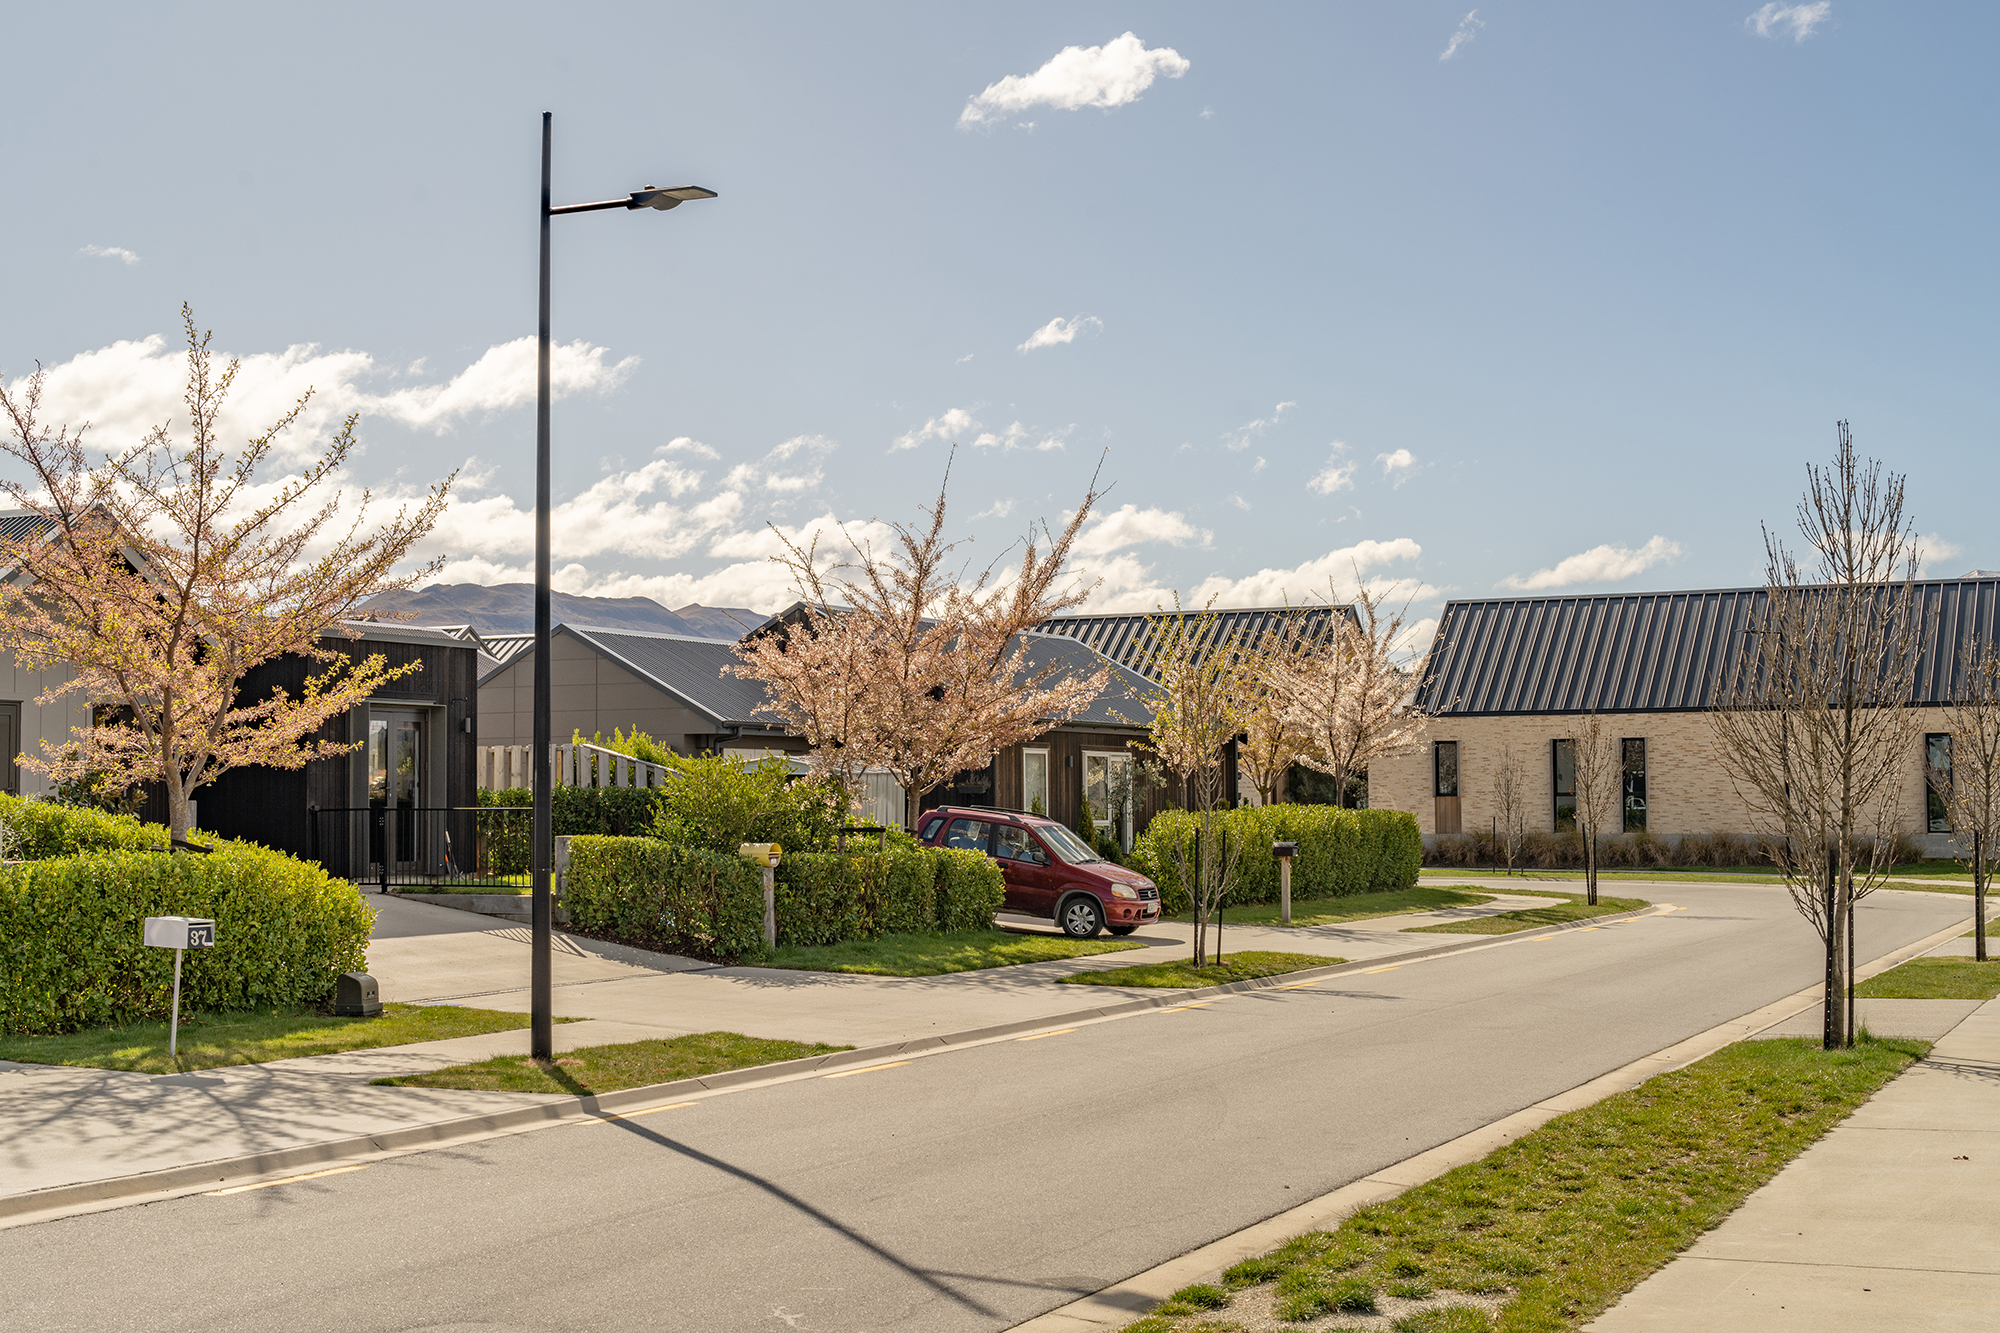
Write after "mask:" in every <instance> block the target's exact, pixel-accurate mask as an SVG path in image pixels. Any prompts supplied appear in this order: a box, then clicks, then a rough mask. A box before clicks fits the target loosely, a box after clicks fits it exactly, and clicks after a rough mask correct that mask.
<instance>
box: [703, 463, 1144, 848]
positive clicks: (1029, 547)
mask: <svg viewBox="0 0 2000 1333" xmlns="http://www.w3.org/2000/svg"><path fill="white" fill-rule="evenodd" d="M949 481H950V470H949V468H947V469H946V474H945V482H946V484H945V485H940V487H939V488H938V498H937V501H936V503H934V504H932V505H929V506H926V507H925V509H924V511H923V512H924V515H925V518H926V519H927V520H928V521H927V522H926V523H925V524H923V525H922V526H905V525H903V524H896V525H895V533H896V547H895V550H894V551H893V552H892V553H879V552H877V551H875V550H873V549H872V548H871V547H870V546H869V545H868V544H866V543H865V542H864V543H855V542H852V541H851V540H850V543H849V545H850V553H849V555H850V558H849V559H848V560H847V561H846V562H845V563H842V564H829V562H827V561H826V560H824V559H823V558H822V557H821V555H820V551H819V547H818V543H817V539H815V541H814V542H813V543H811V544H809V545H807V546H804V547H801V546H799V545H798V544H797V543H796V542H794V541H792V540H791V539H790V538H788V537H785V536H784V534H783V533H779V536H780V538H781V540H782V541H783V543H784V550H783V552H782V553H781V554H779V555H776V556H773V557H772V558H773V559H774V560H776V561H778V562H779V563H780V564H782V565H784V566H785V567H786V568H787V569H788V570H790V571H791V574H792V579H793V582H794V584H795V586H796V587H797V589H798V592H799V595H800V598H801V600H802V605H801V608H800V612H799V622H798V623H797V624H794V625H791V626H788V627H786V628H785V630H784V631H783V632H779V633H773V634H769V635H765V636H763V637H761V638H759V639H756V640H753V641H751V642H749V643H746V644H743V645H741V646H739V647H738V649H737V655H738V656H739V657H740V658H741V659H742V661H741V663H740V664H739V665H737V666H735V667H732V668H731V670H733V671H734V672H735V673H736V674H737V675H739V676H742V677H744V678H746V679H749V680H756V681H761V682H763V684H764V686H765V687H766V689H767V690H768V691H769V694H770V698H771V706H772V708H773V710H774V711H776V712H777V713H778V715H779V716H780V717H782V718H783V719H784V721H785V723H786V725H787V726H788V727H790V728H792V729H793V730H794V731H796V732H797V733H798V734H799V735H801V736H804V737H805V739H806V740H807V741H808V742H809V743H810V744H811V745H812V746H813V748H814V756H815V761H816V762H818V763H819V764H820V765H821V766H822V767H825V768H830V769H832V770H833V771H835V772H838V773H840V774H841V775H842V776H843V777H845V778H848V779H849V780H850V781H851V779H852V777H853V776H856V775H858V773H859V771H860V770H861V769H863V768H871V767H872V768H877V769H884V770H887V771H888V772H890V773H893V774H894V775H895V777H896V780H897V781H898V782H899V783H900V784H901V785H902V788H903V799H904V818H905V820H906V821H907V823H908V826H909V827H911V828H914V827H915V826H916V820H917V813H918V811H919V810H921V809H922V801H923V798H924V797H925V796H926V795H928V794H929V793H930V792H932V791H935V790H936V789H937V788H938V787H940V786H942V785H944V784H945V783H947V782H949V781H951V780H952V779H953V778H954V777H956V776H957V775H958V774H960V773H964V772H968V771H975V770H978V769H982V768H984V767H986V766H987V765H988V764H989V763H991V762H992V761H993V756H994V755H996V754H998V753H999V752H1000V751H1001V750H1003V749H1005V748H1006V747H1007V746H1009V745H1016V744H1019V743H1020V742H1022V741H1026V740H1030V739H1032V738H1033V737H1035V736H1037V735H1040V734H1041V733H1042V732H1044V731H1046V730H1047V729H1048V728H1049V727H1050V726H1052V725H1054V724H1056V723H1060V722H1065V721H1067V720H1069V719H1070V718H1072V717H1074V716H1076V715H1077V714H1078V713H1079V712H1081V711H1083V709H1085V708H1086V707H1088V706H1089V704H1090V701H1091V700H1092V699H1094V698H1096V697H1097V696H1098V695H1099V694H1100V693H1102V692H1103V690H1104V687H1105V683H1106V681H1107V680H1108V679H1109V672H1108V671H1107V670H1106V669H1105V668H1103V667H1099V668H1098V669H1097V670H1096V671H1094V672H1078V671H1076V670H1075V669H1074V668H1073V667H1071V666H1070V665H1069V664H1068V663H1067V662H1064V661H1060V660H1058V661H1053V662H1044V663H1042V664H1041V665H1037V664H1036V662H1035V661H1034V659H1033V656H1032V654H1031V652H1030V644H1029V640H1028V638H1027V632H1028V631H1029V630H1030V629H1032V628H1034V626H1036V625H1038V624H1040V623H1041V622H1042V621H1044V620H1047V619H1048V618H1049V617H1051V616H1053V615H1056V614H1059V613H1060V612H1062V611H1066V610H1068V609H1070V608H1071V607H1074V606H1076V605H1078V604H1079V603H1080V602H1082V601H1083V599H1084V597H1085V596H1087V595H1088V593H1089V588H1088V587H1086V586H1082V585H1072V586H1070V587H1069V588H1067V589H1064V588H1061V587H1059V586H1058V585H1059V584H1060V583H1061V582H1062V579H1063V573H1064V567H1065V565H1066V564H1067V562H1068V560H1069V553H1070V547H1071V546H1072V545H1073V544H1074V543H1075V541H1076V535H1077V532H1078V531H1079V530H1080V529H1081V528H1082V527H1083V524H1084V521H1085V520H1086V519H1088V518H1089V517H1090V512H1091V507H1092V506H1093V505H1094V504H1095V503H1096V502H1097V501H1098V499H1099V498H1101V495H1102V492H1100V491H1099V490H1098V489H1097V486H1096V478H1095V477H1093V478H1092V479H1091V489H1090V490H1089V491H1088V492H1087V493H1086V494H1085V495H1084V497H1083V501H1082V503H1080V504H1079V505H1078V506H1077V508H1076V512H1075V513H1073V514H1072V515H1071V516H1070V520H1069V523H1068V525H1067V526H1066V527H1065V528H1064V529H1063V531H1062V532H1061V533H1059V534H1056V533H1052V532H1051V531H1050V530H1049V529H1048V528H1046V527H1043V528H1042V529H1041V539H1042V540H1041V542H1040V543H1038V541H1037V539H1036V535H1035V534H1034V533H1033V532H1032V531H1031V532H1030V534H1029V536H1028V539H1027V541H1026V542H1025V543H1024V544H1023V547H1022V550H1021V563H1020V567H1019V568H1018V569H1016V570H1014V571H1011V574H1010V575H1009V576H1008V577H1004V578H1003V577H1001V576H1000V574H999V571H997V569H996V568H995V567H994V566H991V565H989V566H988V567H987V568H986V569H985V570H983V571H982V572H980V573H979V574H977V575H976V576H975V577H973V578H972V579H971V581H970V582H967V581H966V579H965V578H964V577H963V571H962V570H958V569H956V568H954V567H953V565H952V559H951V557H952V552H953V551H954V550H956V549H957V547H958V545H959V543H957V542H949V541H946V540H945V536H944V532H945V491H946V488H947V486H948V484H949ZM773 530H774V531H776V529H775V528H774V529H773ZM1043 543H1045V545H1044V544H1043Z"/></svg>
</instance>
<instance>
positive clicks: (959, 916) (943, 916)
mask: <svg viewBox="0 0 2000 1333" xmlns="http://www.w3.org/2000/svg"><path fill="white" fill-rule="evenodd" d="M929 855H930V856H931V857H932V858H933V859H934V860H935V862H936V864H937V928H938V929H939V930H944V931H953V930H984V929H986V928H987V927H988V926H990V925H992V924H993V914H994V913H996V912H998V911H999V910H1000V905H1001V903H1002V902H1003V901H1005V899H1006V897H1007V883H1006V881H1005V880H1004V879H1002V878H1001V875H1000V867H999V866H998V865H996V864H994V862H993V860H992V859H991V858H990V857H988V856H986V855H985V854H984V853H983V852H968V851H964V850H954V849H952V848H949V847H939V848H936V849H934V850H932V851H931V852H930V853H929Z"/></svg>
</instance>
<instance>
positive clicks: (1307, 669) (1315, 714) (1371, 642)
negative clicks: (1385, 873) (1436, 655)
mask: <svg viewBox="0 0 2000 1333" xmlns="http://www.w3.org/2000/svg"><path fill="white" fill-rule="evenodd" d="M1355 582H1356V584H1357V585H1358V588H1357V591H1356V593H1355V597H1354V605H1355V607H1356V608H1357V609H1358V611H1359V623H1356V622H1355V621H1353V620H1349V619H1348V618H1346V617H1344V616H1342V617H1337V618H1336V619H1335V620H1334V622H1333V628H1332V632H1330V633H1329V634H1327V635H1325V636H1324V637H1323V638H1322V639H1321V640H1320V641H1319V642H1317V643H1316V644H1314V645H1313V646H1312V650H1311V651H1306V652H1301V653H1297V654H1294V655H1293V656H1291V657H1290V658H1288V659H1287V660H1286V661H1284V662H1282V663H1280V664H1278V665H1277V666H1276V667H1275V668H1274V669H1273V670H1272V671H1271V673H1270V679H1271V680H1272V682H1273V688H1274V689H1276V690H1277V691H1278V692H1279V693H1280V694H1282V695H1283V696H1284V697H1285V699H1286V701H1287V703H1288V704H1289V705H1290V709H1291V713H1292V716H1293V718H1294V720H1295V724H1296V725H1297V726H1298V728H1299V730H1300V731H1301V732H1302V733H1304V735H1305V737H1306V744H1305V746H1304V748H1303V749H1302V750H1301V752H1300V755H1299V759H1300V761H1301V762H1303V763H1304V764H1305V765H1306V766H1307V767H1309V768H1314V769H1317V770H1319V771H1320V772H1322V773H1326V774H1330V775H1331V776H1332V778H1333V781H1334V790H1335V791H1336V792H1337V793H1339V800H1340V802H1341V804H1343V805H1345V804H1346V802H1347V790H1348V784H1349V783H1351V782H1352V781H1354V780H1355V779H1356V778H1358V777H1361V776H1363V775H1365V774H1366V773H1367V771H1368V766H1369V765H1370V764H1371V763H1373V762H1374V761H1376V760H1378V759H1387V758H1390V757H1392V756H1395V755H1400V754H1406V753H1408V752H1409V751H1410V750H1412V749H1414V748H1415V747H1416V746H1417V744H1418V743H1419V742H1420V741H1421V740H1422V739H1423V734H1424V728H1425V725H1426V724H1427V722H1428V719H1427V718H1426V717H1425V715H1424V714H1422V713H1420V712H1418V711H1417V710H1416V709H1415V708H1414V707H1412V706H1411V705H1410V702H1409V697H1410V693H1411V689H1410V687H1411V684H1412V681H1411V680H1410V676H1409V673H1408V672H1407V671H1406V670H1404V668H1403V666H1402V664H1401V663H1400V662H1399V661H1398V660H1397V659H1398V656H1399V654H1400V653H1401V651H1402V637H1403V629H1404V624H1405V621H1406V620H1407V618H1408V614H1409V607H1408V605H1407V604H1405V605H1404V606H1403V607H1402V608H1401V609H1400V610H1397V611H1395V612H1394V613H1392V614H1388V615H1384V614H1383V611H1382V603H1383V600H1384V598H1385V596H1386V594H1384V593H1379V592H1371V591H1370V590H1369V588H1368V586H1367V584H1365V583H1363V582H1361V578H1360V573H1359V571H1358V570H1357V571H1356V574H1355Z"/></svg>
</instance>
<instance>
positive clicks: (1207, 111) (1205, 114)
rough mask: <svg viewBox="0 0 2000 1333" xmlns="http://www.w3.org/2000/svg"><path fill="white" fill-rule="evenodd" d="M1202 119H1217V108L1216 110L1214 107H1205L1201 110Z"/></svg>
mask: <svg viewBox="0 0 2000 1333" xmlns="http://www.w3.org/2000/svg"><path fill="white" fill-rule="evenodd" d="M1201 118H1202V119H1203V120H1214V119H1215V108H1214V107H1212V106H1205V107H1203V108H1202V109H1201Z"/></svg>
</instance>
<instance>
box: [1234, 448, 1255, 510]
mask: <svg viewBox="0 0 2000 1333" xmlns="http://www.w3.org/2000/svg"><path fill="white" fill-rule="evenodd" d="M1258 461H1260V462H1261V461H1262V460H1261V459H1260V460H1258ZM1229 503H1231V504H1233V505H1235V506H1236V507H1237V508H1238V509H1241V510H1242V511H1244V512H1245V513H1248V512H1250V502H1249V501H1248V500H1246V499H1244V498H1243V497H1242V496H1240V495H1232V496H1230V497H1229Z"/></svg>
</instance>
